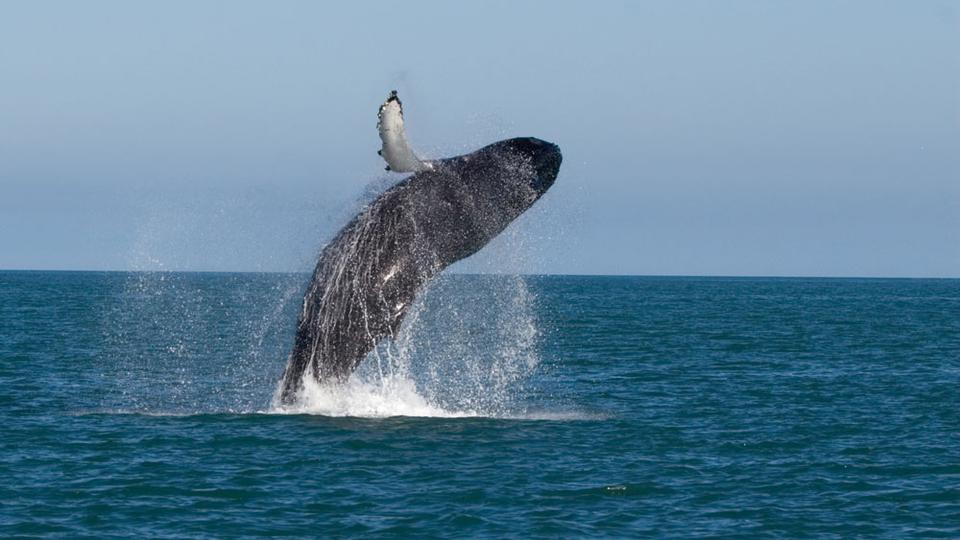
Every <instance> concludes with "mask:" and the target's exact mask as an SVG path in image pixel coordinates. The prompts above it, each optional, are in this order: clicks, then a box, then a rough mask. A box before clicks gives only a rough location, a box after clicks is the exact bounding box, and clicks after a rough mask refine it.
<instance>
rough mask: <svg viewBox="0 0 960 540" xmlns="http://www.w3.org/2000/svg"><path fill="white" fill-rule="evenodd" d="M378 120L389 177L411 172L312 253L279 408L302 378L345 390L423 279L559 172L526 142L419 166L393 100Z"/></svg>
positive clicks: (535, 143) (544, 149)
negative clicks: (343, 385)
mask: <svg viewBox="0 0 960 540" xmlns="http://www.w3.org/2000/svg"><path fill="white" fill-rule="evenodd" d="M379 116H380V122H379V124H378V127H379V129H380V136H381V139H382V141H383V148H382V149H381V151H380V154H381V155H382V156H383V157H384V159H385V160H386V161H387V164H388V168H389V169H390V170H395V171H410V172H413V171H417V172H416V173H415V174H413V175H412V176H409V177H407V178H405V179H404V180H402V181H400V182H399V183H397V184H396V185H394V186H393V187H391V188H390V189H388V190H386V191H385V192H384V193H383V194H381V195H380V196H379V197H377V198H376V199H375V200H374V201H373V202H371V203H369V204H368V205H367V206H366V207H364V208H363V209H362V210H361V211H360V213H359V214H358V215H357V216H356V217H354V218H353V220H351V221H350V222H349V223H348V224H347V225H346V226H345V227H344V228H343V229H342V230H340V232H339V233H338V234H337V235H336V236H335V237H334V239H333V240H332V241H331V242H330V243H329V244H327V245H326V247H325V248H324V249H323V251H322V252H321V254H320V259H319V261H318V262H317V266H316V269H315V270H314V272H313V278H312V280H311V282H310V285H309V286H308V287H307V291H306V294H305V295H304V299H303V308H302V310H301V312H300V315H299V319H298V322H297V332H296V338H295V340H294V345H293V350H292V352H291V353H290V358H289V360H288V362H287V367H286V370H285V371H284V374H283V380H282V381H281V383H280V388H279V392H280V393H279V398H280V402H281V403H282V404H292V403H295V402H296V401H297V396H298V394H299V392H300V390H301V389H302V388H303V383H304V379H305V378H306V377H312V378H313V379H314V380H316V381H318V382H319V383H321V384H332V383H340V382H344V381H345V380H346V379H347V378H348V377H349V376H350V374H351V373H352V372H353V371H354V369H356V367H357V366H358V365H359V364H360V362H361V361H362V360H363V359H364V357H365V356H366V355H367V353H369V352H370V351H371V350H373V349H374V347H376V345H377V344H378V343H379V342H380V341H381V340H383V339H385V338H387V337H392V336H394V335H395V334H396V333H397V331H398V330H399V328H400V324H401V323H402V321H403V318H404V315H405V314H406V312H407V309H408V308H409V307H410V305H411V304H412V303H413V302H414V300H415V298H416V294H417V292H418V291H419V290H420V288H421V287H422V286H423V285H424V284H426V282H427V281H428V280H429V279H430V278H432V277H433V276H435V275H436V274H437V273H439V272H440V271H441V270H443V269H444V268H446V267H447V266H449V265H450V264H452V263H454V262H456V261H458V260H460V259H463V258H465V257H468V256H470V255H472V254H474V253H476V252H477V251H478V250H480V249H481V248H482V247H483V246H484V245H486V244H487V243H488V242H489V241H490V240H492V239H493V238H494V237H495V236H497V235H498V234H499V233H500V232H501V231H503V230H504V229H505V228H506V227H507V225H509V224H510V223H511V222H512V221H513V220H514V219H516V218H517V217H518V216H520V214H522V213H523V212H524V211H526V210H527V209H528V208H530V207H531V206H532V205H533V204H534V203H535V202H536V201H537V200H538V199H539V198H540V197H541V196H542V195H543V194H544V193H545V192H546V191H547V190H548V189H549V188H550V186H552V185H553V183H554V181H555V180H556V177H557V173H558V172H559V170H560V163H561V161H562V156H561V153H560V149H559V148H558V147H557V146H556V145H554V144H552V143H548V142H546V141H542V140H540V139H536V138H533V137H522V138H515V139H507V140H503V141H499V142H496V143H493V144H491V145H489V146H486V147H483V148H481V149H479V150H477V151H475V152H473V153H470V154H466V155H462V156H457V157H452V158H447V159H440V160H434V161H423V160H420V159H419V158H417V157H416V155H415V154H414V153H413V152H412V151H411V150H410V149H409V146H408V145H407V143H406V138H405V135H404V133H403V122H402V109H401V108H400V101H399V99H397V97H396V92H393V93H391V95H390V98H388V99H387V101H386V102H385V103H384V104H383V106H381V108H380V115H379Z"/></svg>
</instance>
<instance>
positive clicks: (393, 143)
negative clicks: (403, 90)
mask: <svg viewBox="0 0 960 540" xmlns="http://www.w3.org/2000/svg"><path fill="white" fill-rule="evenodd" d="M377 130H378V131H379V132H380V140H381V141H382V142H383V146H382V148H380V152H379V154H380V155H381V156H382V157H383V159H384V160H385V161H386V162H387V170H388V171H394V172H417V171H425V170H429V169H432V168H433V165H432V164H431V163H430V162H428V161H423V160H421V159H420V158H418V157H417V155H416V154H414V153H413V150H411V149H410V145H409V144H407V136H406V133H405V132H404V130H403V104H401V103H400V98H398V97H397V91H396V90H394V91H392V92H390V97H388V98H387V100H386V101H384V102H383V105H381V106H380V111H379V112H378V113H377Z"/></svg>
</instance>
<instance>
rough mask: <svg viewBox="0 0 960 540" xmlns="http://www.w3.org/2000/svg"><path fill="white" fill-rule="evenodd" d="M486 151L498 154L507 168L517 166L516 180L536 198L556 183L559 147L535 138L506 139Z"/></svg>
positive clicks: (560, 158)
mask: <svg viewBox="0 0 960 540" xmlns="http://www.w3.org/2000/svg"><path fill="white" fill-rule="evenodd" d="M487 149H491V150H494V151H495V152H496V153H498V154H500V155H501V159H502V160H503V161H505V162H506V163H507V164H508V166H509V165H517V164H519V165H520V166H519V171H520V174H519V176H520V178H518V180H521V181H522V182H525V183H526V184H527V185H528V186H529V187H530V188H532V189H533V191H534V192H535V193H536V194H537V197H539V196H540V195H543V194H544V193H546V191H547V190H548V189H550V186H552V185H553V183H554V181H556V179H557V173H559V172H560V163H561V162H562V161H563V154H561V153H560V147H559V146H557V145H555V144H553V143H549V142H547V141H544V140H542V139H537V138H536V137H518V138H516V139H507V140H504V141H500V142H498V143H494V144H492V145H490V146H488V147H487Z"/></svg>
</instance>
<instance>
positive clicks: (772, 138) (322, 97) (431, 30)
mask: <svg viewBox="0 0 960 540" xmlns="http://www.w3.org/2000/svg"><path fill="white" fill-rule="evenodd" d="M391 89H397V90H399V92H400V96H401V98H402V99H403V101H404V106H405V117H406V121H407V129H408V134H409V137H410V139H411V141H412V144H413V145H414V146H415V147H416V148H417V149H418V150H419V151H420V153H421V154H423V155H424V156H426V157H431V158H439V157H446V156H450V155H454V154H459V153H464V152H469V151H472V150H473V149H476V148H478V147H480V146H483V145H485V144H488V143H490V142H493V141H495V140H498V139H503V138H507V137H513V136H536V137H540V138H542V139H546V140H549V141H552V142H555V143H557V144H559V145H560V147H561V149H562V150H563V153H564V164H563V167H562V169H561V172H560V176H559V177H558V179H557V183H556V184H555V185H554V187H553V188H552V189H551V190H550V192H549V193H548V194H547V195H546V196H545V197H544V198H543V199H542V200H541V201H539V202H538V203H537V205H536V206H535V207H534V208H533V209H531V210H530V211H529V212H528V213H527V214H525V215H524V216H522V217H521V218H520V219H519V220H518V221H517V222H515V223H514V224H513V225H512V226H511V228H510V229H508V230H507V231H506V232H505V233H504V234H503V235H502V236H501V237H499V238H497V239H496V240H495V241H494V242H493V243H491V245H489V246H488V247H487V248H486V249H484V250H483V251H481V252H480V253H478V254H477V255H475V256H474V257H472V258H470V259H468V260H466V261H463V262H461V263H458V264H457V265H456V267H455V268H454V270H455V271H465V272H504V273H514V272H523V273H554V274H641V275H749V276H758V275H770V276H891V277H960V2H957V1H948V0H943V1H936V0H930V1H924V2H909V1H899V2H884V1H876V0H864V1H810V2H781V1H759V0H758V1H740V0H730V1H727V2H713V1H683V2H676V1H673V0H670V1H666V0H665V1H651V2H642V1H636V2H606V1H604V2H558V1H551V2H537V1H527V2H479V1H475V2H469V3H467V2H416V1H407V2H294V1H282V2H244V1H223V2H212V1H190V2H187V1H167V2H127V1H116V2H107V1H96V0H92V1H88V2H66V1H64V2H51V1H43V0H40V1H25V0H24V1H20V2H14V1H11V2H4V3H3V4H0V268H5V269H86V270H215V271H309V270H310V269H311V268H312V266H313V264H314V262H315V260H316V256H317V253H318V250H319V249H320V248H322V246H323V244H324V242H325V241H327V240H329V239H330V238H331V237H332V235H333V234H335V233H336V231H337V230H338V229H339V227H340V226H342V225H343V224H344V223H345V222H346V221H347V220H348V219H349V218H350V217H351V216H352V215H353V214H354V213H355V212H356V211H357V210H358V208H360V206H361V205H362V204H363V202H364V201H366V200H369V199H370V197H371V196H372V195H373V194H375V193H376V192H377V190H379V189H383V187H384V186H385V185H389V183H391V182H395V181H397V180H398V179H400V178H402V176H401V175H397V174H395V173H387V172H384V171H383V163H382V162H381V161H380V158H379V157H378V156H377V155H376V150H377V149H378V148H379V139H378V137H377V133H376V111H377V108H378V106H379V105H380V103H381V102H382V101H383V100H384V98H385V97H386V96H387V94H388V92H389V91H390V90H391Z"/></svg>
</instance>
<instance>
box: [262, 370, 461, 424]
mask: <svg viewBox="0 0 960 540" xmlns="http://www.w3.org/2000/svg"><path fill="white" fill-rule="evenodd" d="M267 412H271V413H282V414H316V415H322V416H354V417H364V418H385V417H390V416H429V417H439V418H457V417H464V416H476V414H475V413H471V412H461V411H448V410H445V409H443V408H441V407H438V406H436V405H432V404H431V403H430V402H428V401H427V399H426V398H424V397H423V396H422V395H420V394H419V393H418V392H417V388H416V385H415V384H414V382H413V381H412V380H410V379H407V378H404V377H402V376H400V375H391V376H387V377H384V378H383V380H382V381H381V382H379V383H373V382H368V381H365V380H362V379H360V378H358V377H353V378H351V379H350V380H349V381H347V383H345V384H341V385H320V384H317V382H316V381H314V380H313V379H312V378H310V377H308V378H307V379H306V380H305V381H304V388H303V391H302V392H301V393H300V399H299V401H298V402H297V403H296V404H295V405H292V406H284V405H281V404H279V403H276V402H275V403H274V405H273V406H272V407H271V408H270V410H269V411H267Z"/></svg>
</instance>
